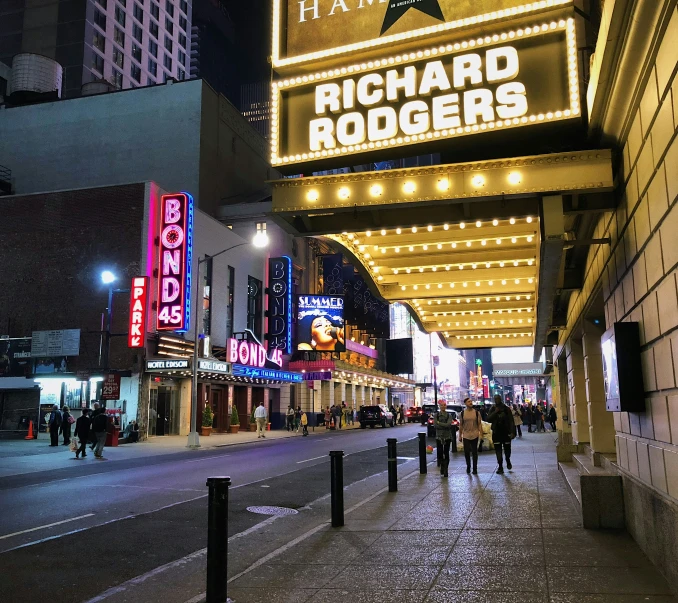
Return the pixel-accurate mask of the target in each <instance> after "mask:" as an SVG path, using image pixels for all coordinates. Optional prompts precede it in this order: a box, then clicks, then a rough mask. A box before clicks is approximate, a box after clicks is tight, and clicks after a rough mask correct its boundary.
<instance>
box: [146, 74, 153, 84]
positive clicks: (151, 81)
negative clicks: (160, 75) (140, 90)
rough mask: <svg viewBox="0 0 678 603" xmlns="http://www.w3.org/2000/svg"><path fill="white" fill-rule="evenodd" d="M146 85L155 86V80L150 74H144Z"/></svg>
mask: <svg viewBox="0 0 678 603" xmlns="http://www.w3.org/2000/svg"><path fill="white" fill-rule="evenodd" d="M146 85H147V86H155V80H154V79H153V78H152V77H151V76H150V75H147V76H146Z"/></svg>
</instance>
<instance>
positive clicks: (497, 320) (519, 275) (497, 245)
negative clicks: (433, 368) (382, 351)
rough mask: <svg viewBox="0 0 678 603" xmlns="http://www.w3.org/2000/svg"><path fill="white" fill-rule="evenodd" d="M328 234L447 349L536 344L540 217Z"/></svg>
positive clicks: (419, 224) (416, 225) (388, 298)
mask: <svg viewBox="0 0 678 603" xmlns="http://www.w3.org/2000/svg"><path fill="white" fill-rule="evenodd" d="M423 213H425V212H423ZM326 236H327V238H329V239H331V240H333V241H335V242H336V243H338V244H340V245H341V246H343V247H344V248H345V249H346V250H348V251H349V252H350V253H351V255H353V256H354V257H355V258H356V259H358V261H359V262H360V263H361V264H362V266H363V268H364V269H365V272H366V273H368V274H369V275H370V276H371V277H372V279H373V281H374V283H375V284H376V286H377V287H378V289H379V292H380V293H381V295H382V296H383V297H384V299H386V300H387V301H389V302H401V303H405V304H408V305H409V306H410V308H411V309H412V311H413V312H414V313H415V314H416V315H417V317H418V318H419V321H420V322H421V324H422V325H423V327H424V328H425V330H426V331H428V332H439V333H440V334H441V336H443V337H444V339H445V340H446V342H447V344H448V345H449V346H450V347H454V348H478V347H506V346H530V345H533V342H534V327H535V308H536V293H537V277H538V274H539V266H538V263H539V243H540V241H539V221H538V218H537V216H515V217H510V218H501V217H498V218H494V219H491V220H484V221H483V220H476V221H470V222H455V223H452V222H450V223H442V224H440V223H427V222H425V221H422V222H420V223H417V224H403V225H402V226H400V227H397V228H388V229H380V230H372V231H370V230H366V231H359V232H348V231H346V232H342V233H338V234H332V235H326Z"/></svg>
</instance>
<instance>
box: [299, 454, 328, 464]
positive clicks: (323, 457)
mask: <svg viewBox="0 0 678 603" xmlns="http://www.w3.org/2000/svg"><path fill="white" fill-rule="evenodd" d="M326 458H329V457H328V455H326V454H323V455H322V456H314V457H313V458H312V459H306V460H305V461H297V465H300V464H301V463H310V462H311V461H317V460H318V459H326Z"/></svg>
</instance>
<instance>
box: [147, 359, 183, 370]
mask: <svg viewBox="0 0 678 603" xmlns="http://www.w3.org/2000/svg"><path fill="white" fill-rule="evenodd" d="M189 365H190V362H189V360H188V358H186V359H183V358H167V359H164V360H147V361H146V370H147V371H174V370H182V369H187V368H188V367H189Z"/></svg>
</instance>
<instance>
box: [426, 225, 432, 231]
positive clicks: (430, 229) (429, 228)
mask: <svg viewBox="0 0 678 603" xmlns="http://www.w3.org/2000/svg"><path fill="white" fill-rule="evenodd" d="M426 230H428V231H429V232H432V231H433V226H431V225H430V224H429V225H428V226H427V227H426Z"/></svg>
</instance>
